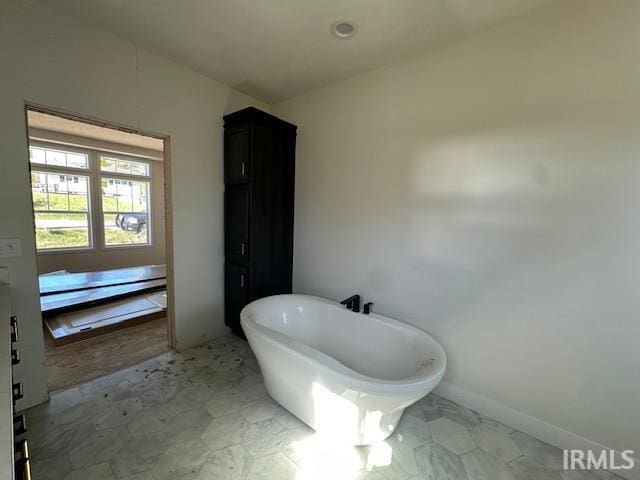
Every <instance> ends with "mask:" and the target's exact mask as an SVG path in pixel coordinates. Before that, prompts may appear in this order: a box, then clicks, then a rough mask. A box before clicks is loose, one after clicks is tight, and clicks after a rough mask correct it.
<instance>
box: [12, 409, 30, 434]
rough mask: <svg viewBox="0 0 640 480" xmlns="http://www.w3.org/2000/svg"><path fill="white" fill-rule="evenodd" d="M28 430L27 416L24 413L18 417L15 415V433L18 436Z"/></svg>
mask: <svg viewBox="0 0 640 480" xmlns="http://www.w3.org/2000/svg"><path fill="white" fill-rule="evenodd" d="M26 432H27V417H26V416H25V414H24V413H23V414H22V415H18V416H17V417H13V434H14V435H15V436H16V437H17V436H18V435H22V434H23V433H26Z"/></svg>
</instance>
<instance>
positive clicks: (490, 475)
mask: <svg viewBox="0 0 640 480" xmlns="http://www.w3.org/2000/svg"><path fill="white" fill-rule="evenodd" d="M461 459H462V464H463V465H464V469H465V471H466V472H467V476H468V477H469V480H515V479H514V478H513V473H511V470H510V469H509V467H508V466H507V464H506V463H504V462H503V461H502V460H498V459H497V458H495V457H493V456H491V455H489V454H488V453H485V452H483V451H482V450H480V449H475V450H471V451H470V452H467V453H465V454H464V455H462V456H461Z"/></svg>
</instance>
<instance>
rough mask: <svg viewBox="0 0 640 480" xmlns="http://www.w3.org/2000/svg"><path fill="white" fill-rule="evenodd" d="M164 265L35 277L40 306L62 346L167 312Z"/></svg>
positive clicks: (55, 342) (58, 342) (56, 342)
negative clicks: (38, 286)
mask: <svg viewBox="0 0 640 480" xmlns="http://www.w3.org/2000/svg"><path fill="white" fill-rule="evenodd" d="M166 276H167V273H166V266H165V265H148V266H142V267H133V268H121V269H117V270H104V271H98V272H84V273H68V272H55V275H52V274H45V275H41V276H40V306H41V309H42V315H43V317H44V318H45V323H46V325H47V327H48V330H49V332H50V333H51V336H52V337H53V341H54V344H56V345H62V344H66V343H70V342H73V341H78V340H82V339H84V338H87V337H90V336H94V335H99V334H102V333H105V332H108V331H112V330H115V329H119V328H123V327H125V326H129V325H131V324H136V323H141V322H144V321H148V320H151V319H154V318H158V317H160V316H164V315H165V314H166V308H167V304H166V286H167V278H166Z"/></svg>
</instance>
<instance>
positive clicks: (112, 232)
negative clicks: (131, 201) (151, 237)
mask: <svg viewBox="0 0 640 480" xmlns="http://www.w3.org/2000/svg"><path fill="white" fill-rule="evenodd" d="M148 229H149V226H148V224H147V214H146V213H118V214H116V213H106V214H105V215H104V241H105V244H106V245H111V246H113V245H135V244H145V243H149V241H148V236H147V232H148Z"/></svg>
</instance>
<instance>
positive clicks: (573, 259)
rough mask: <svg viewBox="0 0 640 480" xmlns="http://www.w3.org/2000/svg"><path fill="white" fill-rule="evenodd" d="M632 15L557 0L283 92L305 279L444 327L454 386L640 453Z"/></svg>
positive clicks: (638, 121) (637, 19)
mask: <svg viewBox="0 0 640 480" xmlns="http://www.w3.org/2000/svg"><path fill="white" fill-rule="evenodd" d="M639 24H640V2H634V1H624V0H618V1H615V2H602V1H587V0H580V1H563V2H558V3H557V4H556V5H554V6H551V7H548V8H545V9H543V10H539V11H537V12H534V13H532V14H530V15H528V16H526V17H521V18H518V19H514V20H512V21H510V22H508V23H505V24H502V25H500V26H498V27H495V28H493V29H491V30H487V31H484V32H481V33H479V34H476V35H474V36H472V37H469V38H467V39H464V40H463V41H460V42H458V43H455V44H450V45H448V46H445V47H442V48H439V49H437V50H435V51H433V52H431V53H428V54H425V55H423V56H420V57H416V58H413V59H410V60H407V61H403V62H400V63H397V64H394V65H390V66H388V67H385V68H382V69H378V70H376V71H373V72H370V73H368V74H364V75H361V76H358V77H355V78H352V79H350V80H347V81H344V82H341V83H338V84H334V85H332V86H329V87H327V88H324V89H321V90H318V91H315V92H311V93H309V94H306V95H303V96H300V97H297V98H294V99H292V100H289V101H286V102H283V103H281V104H277V105H275V106H274V111H275V113H276V114H277V115H280V116H282V117H283V118H285V119H286V120H289V121H291V122H293V123H296V124H297V125H298V126H299V130H298V150H297V171H296V175H297V179H296V182H297V183H296V227H295V255H294V288H295V290H296V291H297V292H304V293H311V294H318V295H322V296H326V297H329V298H333V299H342V298H344V297H346V296H348V295H351V294H353V293H361V294H363V295H364V298H365V301H370V300H372V301H375V302H376V304H375V310H377V311H378V312H380V313H383V314H387V315H389V316H392V317H396V318H399V319H402V320H404V321H407V322H409V323H412V324H414V325H417V326H419V327H421V328H423V329H424V330H426V331H428V332H430V333H432V334H433V335H434V336H435V337H436V338H437V339H438V340H440V341H441V342H442V343H443V345H444V347H445V349H446V350H447V352H448V355H449V366H448V373H447V376H446V382H447V385H449V389H448V390H449V391H450V392H452V391H462V392H467V394H468V398H471V397H473V396H475V398H480V399H482V401H478V402H476V405H477V406H478V405H480V404H481V403H482V402H485V403H486V404H487V405H489V404H490V405H494V406H495V405H502V406H505V407H510V408H511V409H514V410H515V411H517V412H516V413H518V414H526V415H529V416H531V417H535V419H538V420H541V421H542V422H547V423H549V424H551V425H553V426H556V427H558V428H557V429H556V431H555V433H554V432H553V431H551V430H553V428H552V427H550V428H551V430H547V431H546V433H544V432H543V433H541V434H540V435H543V434H544V435H546V437H547V438H546V439H548V440H551V441H555V443H556V444H559V443H562V442H563V441H565V443H566V440H567V438H573V440H572V441H575V442H576V444H577V443H579V439H578V438H577V437H571V435H569V434H567V435H568V436H566V435H565V436H564V437H563V439H561V438H560V437H562V435H563V434H562V431H565V433H566V432H571V433H573V434H575V435H576V436H578V437H584V438H586V439H589V440H591V441H593V442H599V443H600V444H603V445H605V446H608V447H611V448H616V449H619V450H623V449H635V451H636V455H638V453H640V382H639V381H638V370H639V368H640V320H639V317H638V312H639V311H640V295H639V293H638V288H639V286H640V214H638V212H637V210H638V205H640V54H639V51H640V50H639V49H638V46H639V45H640V29H639V28H638V25H639ZM463 396H464V395H463ZM461 398H462V397H461ZM496 402H497V403H496ZM471 403H473V402H471ZM506 416H508V415H505V417H506ZM514 418H515V417H514ZM521 418H524V416H523V415H521ZM531 420H532V421H533V420H534V419H531ZM540 425H543V423H538V426H540ZM530 430H535V428H533V427H532V428H530ZM541 430H544V428H543V429H541ZM556 434H557V438H555V440H554V438H553V437H554V435H556Z"/></svg>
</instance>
